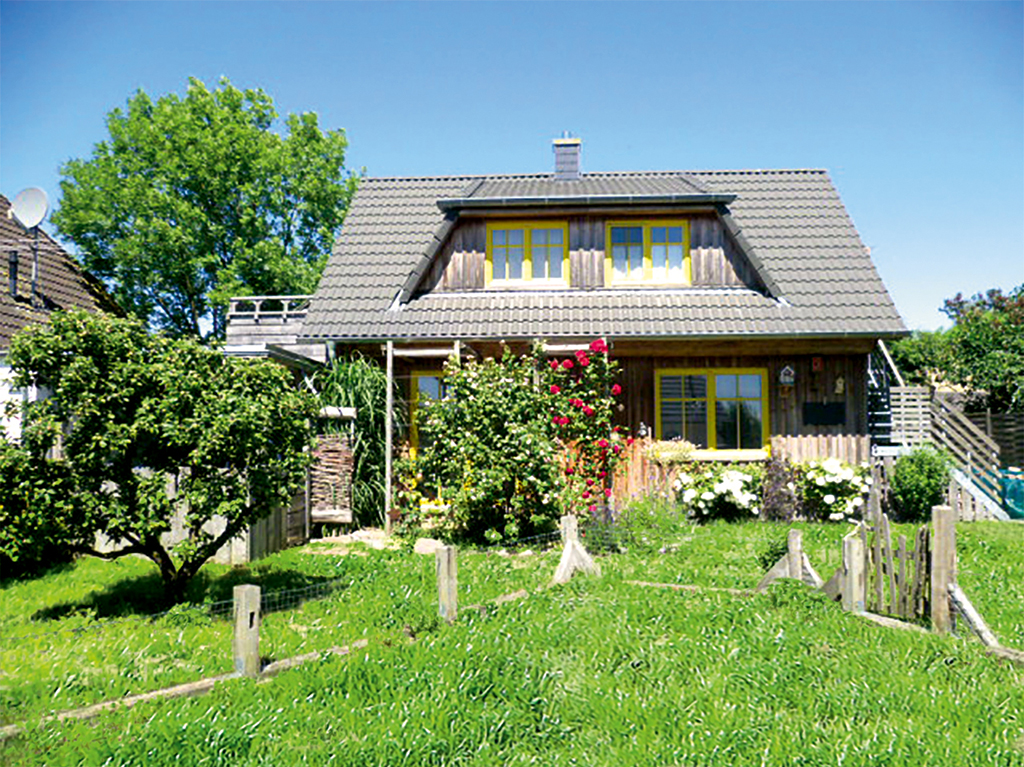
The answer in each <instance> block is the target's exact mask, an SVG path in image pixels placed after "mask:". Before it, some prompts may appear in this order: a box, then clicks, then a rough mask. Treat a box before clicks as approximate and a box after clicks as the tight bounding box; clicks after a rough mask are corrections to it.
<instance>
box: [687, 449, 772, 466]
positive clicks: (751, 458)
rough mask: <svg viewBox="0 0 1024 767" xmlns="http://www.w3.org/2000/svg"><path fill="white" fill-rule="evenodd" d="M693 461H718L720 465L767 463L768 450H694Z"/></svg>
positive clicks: (691, 456) (691, 455)
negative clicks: (730, 463)
mask: <svg viewBox="0 0 1024 767" xmlns="http://www.w3.org/2000/svg"><path fill="white" fill-rule="evenodd" d="M690 460H691V461H717V462H719V463H729V462H736V463H753V462H755V461H767V460H768V450H767V449H764V448H762V449H761V450H694V451H693V452H692V453H691V454H690Z"/></svg>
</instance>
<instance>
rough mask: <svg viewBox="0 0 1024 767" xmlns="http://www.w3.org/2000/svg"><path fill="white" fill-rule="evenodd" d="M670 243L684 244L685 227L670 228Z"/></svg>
mask: <svg viewBox="0 0 1024 767" xmlns="http://www.w3.org/2000/svg"><path fill="white" fill-rule="evenodd" d="M668 241H669V242H682V241H683V227H681V226H670V227H669V229H668Z"/></svg>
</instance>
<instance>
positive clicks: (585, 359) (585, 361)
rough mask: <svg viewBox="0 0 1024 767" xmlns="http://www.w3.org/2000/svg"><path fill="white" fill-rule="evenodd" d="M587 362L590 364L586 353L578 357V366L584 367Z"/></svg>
mask: <svg viewBox="0 0 1024 767" xmlns="http://www.w3.org/2000/svg"><path fill="white" fill-rule="evenodd" d="M589 364H590V360H589V359H587V357H586V355H584V356H582V357H580V367H581V368H585V367H586V366H587V365H589Z"/></svg>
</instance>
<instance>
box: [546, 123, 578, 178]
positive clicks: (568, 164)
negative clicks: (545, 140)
mask: <svg viewBox="0 0 1024 767" xmlns="http://www.w3.org/2000/svg"><path fill="white" fill-rule="evenodd" d="M553 143H554V145H555V181H575V180H577V179H578V178H579V177H580V147H581V145H582V144H583V141H582V140H581V139H578V138H570V137H569V132H568V131H566V132H564V133H563V134H562V138H556V139H555V140H554V142H553Z"/></svg>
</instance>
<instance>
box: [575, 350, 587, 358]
mask: <svg viewBox="0 0 1024 767" xmlns="http://www.w3.org/2000/svg"><path fill="white" fill-rule="evenodd" d="M586 356H587V353H586V352H585V351H583V350H582V349H577V350H576V359H583V358H584V357H586Z"/></svg>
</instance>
